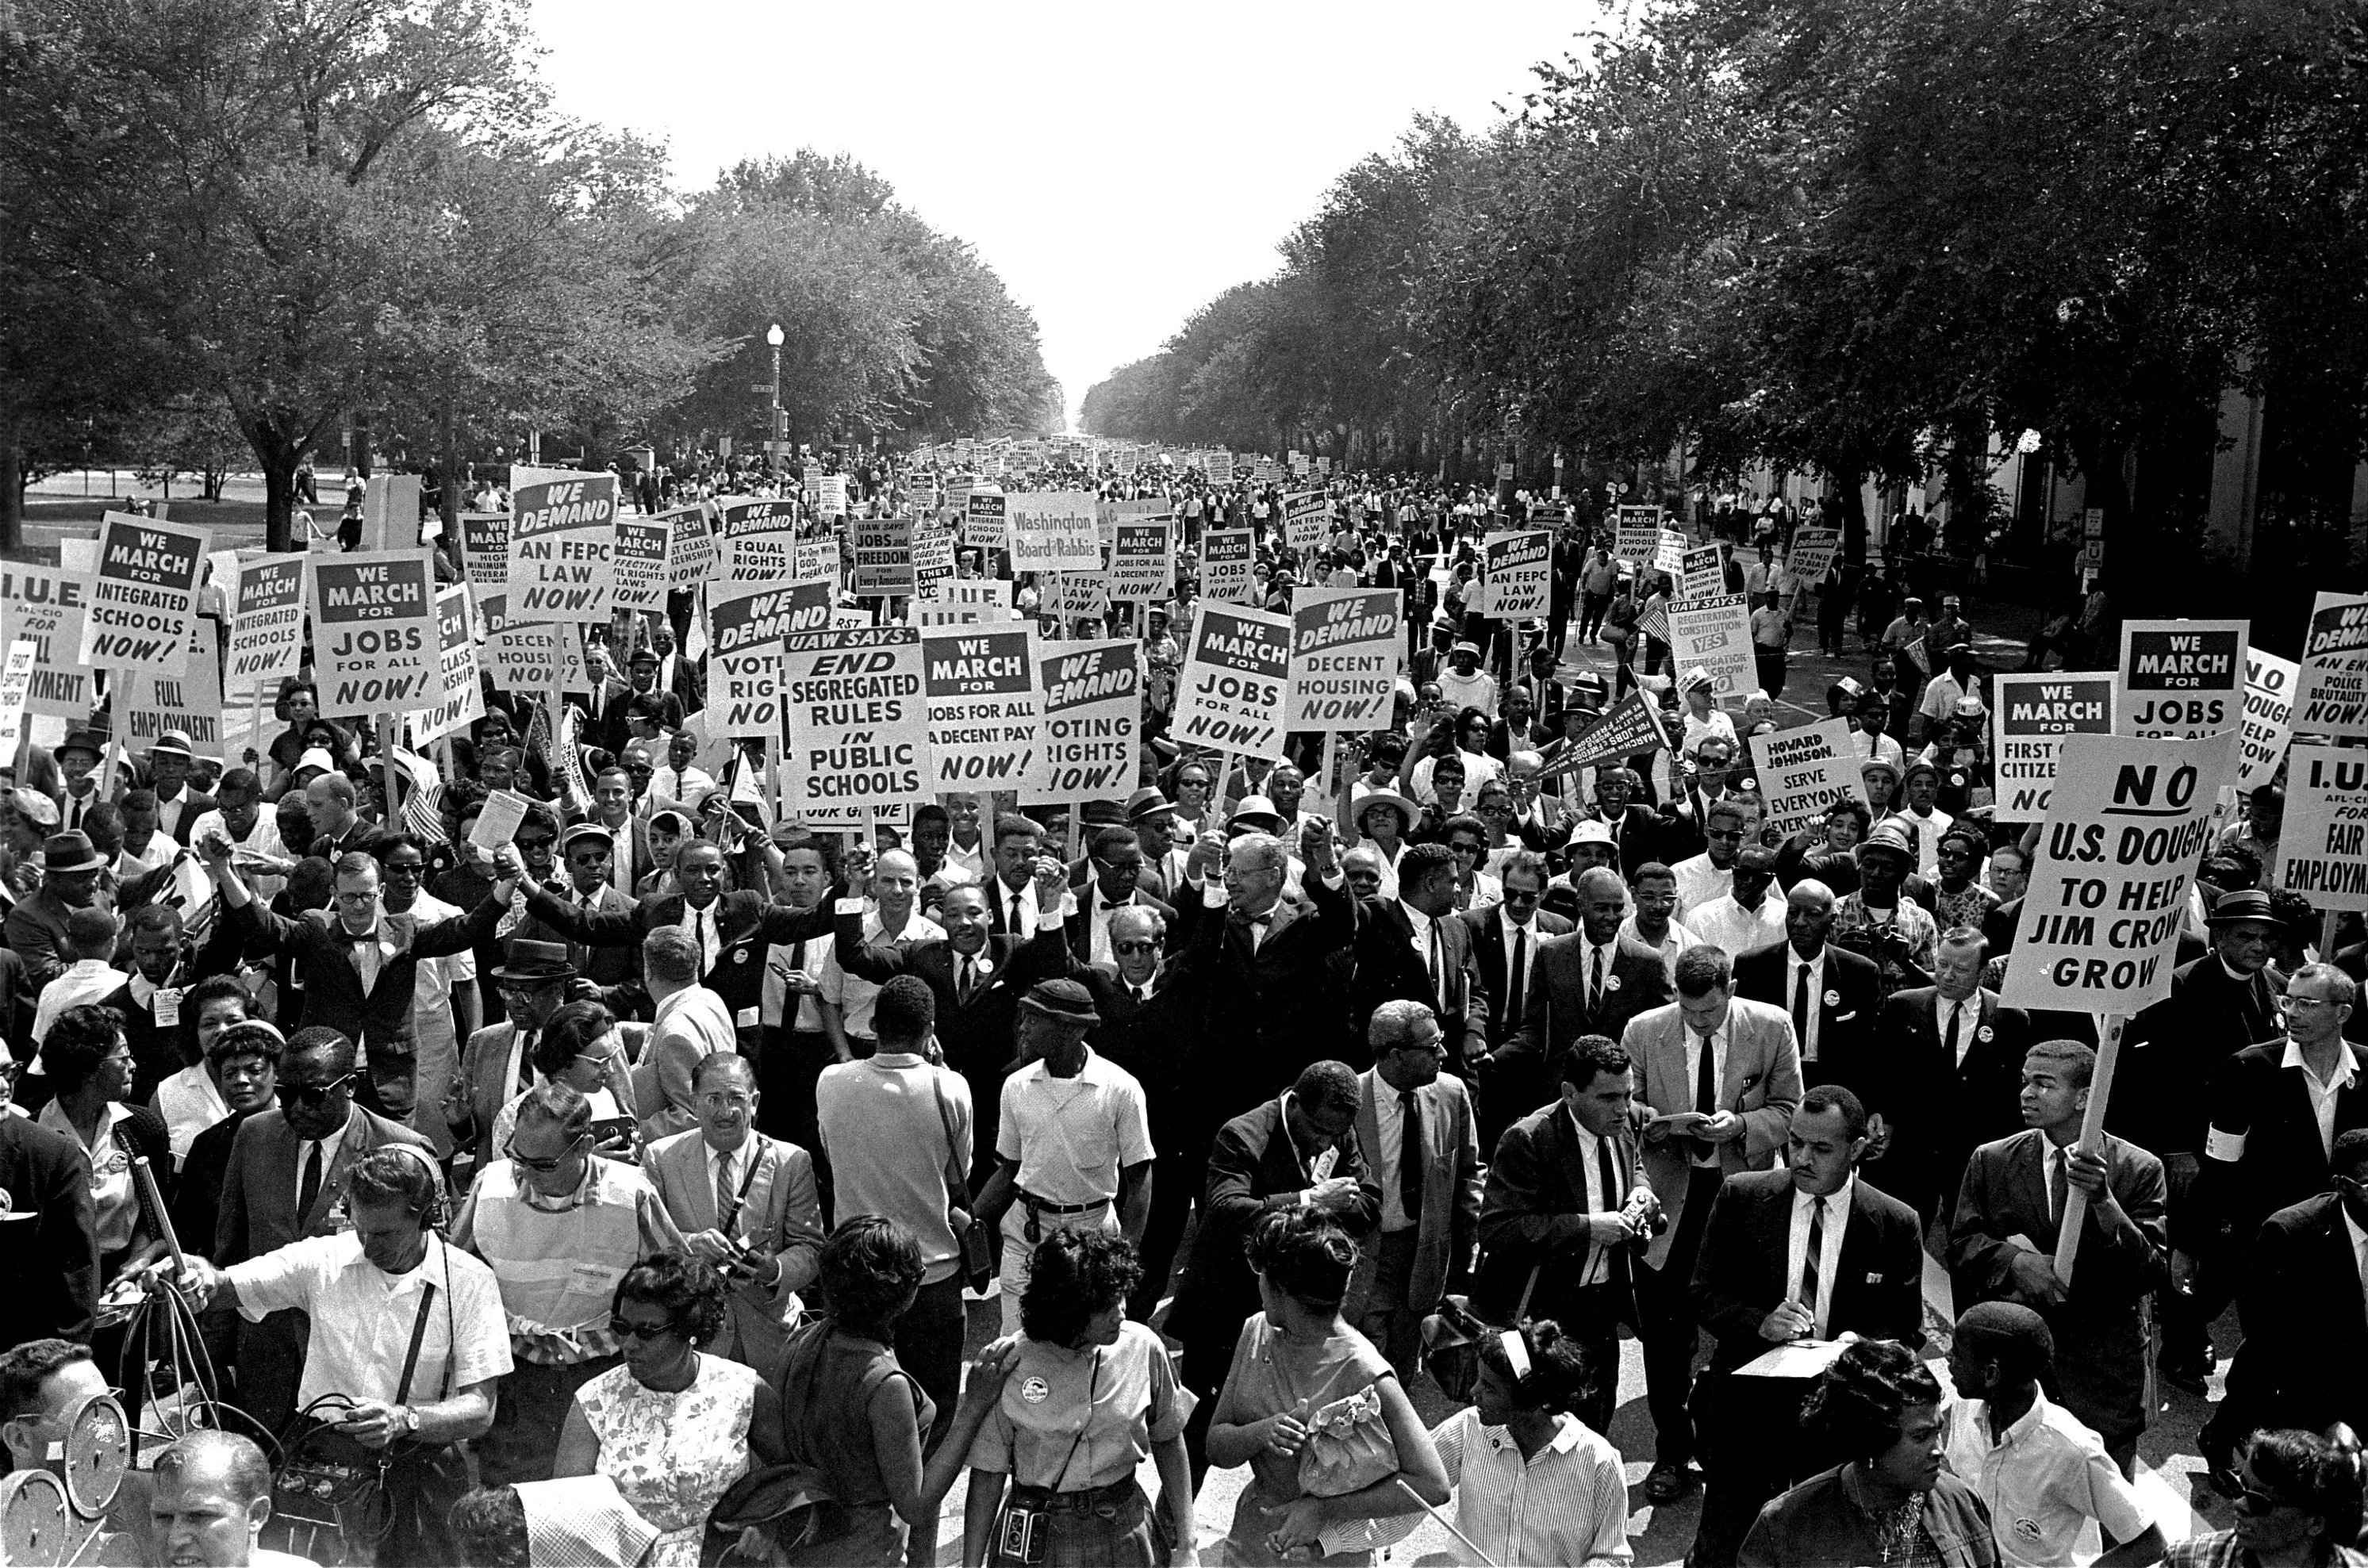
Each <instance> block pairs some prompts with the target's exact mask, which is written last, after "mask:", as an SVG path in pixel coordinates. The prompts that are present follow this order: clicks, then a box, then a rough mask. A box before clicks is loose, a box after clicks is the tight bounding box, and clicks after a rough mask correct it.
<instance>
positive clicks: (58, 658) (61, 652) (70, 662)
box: [0, 561, 97, 755]
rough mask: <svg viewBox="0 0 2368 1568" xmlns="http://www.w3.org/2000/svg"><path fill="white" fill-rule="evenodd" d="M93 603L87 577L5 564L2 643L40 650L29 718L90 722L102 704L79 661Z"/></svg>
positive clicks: (0, 575) (0, 599) (0, 564)
mask: <svg viewBox="0 0 2368 1568" xmlns="http://www.w3.org/2000/svg"><path fill="white" fill-rule="evenodd" d="M89 597H90V574H89V573H87V572H74V571H68V570H65V569H63V568H61V567H55V566H28V565H26V564H25V563H24V562H20V561H0V643H14V642H21V641H26V640H30V641H31V642H33V643H34V644H35V645H36V646H37V647H38V648H39V649H40V653H39V656H38V657H36V659H35V660H34V662H33V685H32V689H31V693H30V695H28V697H27V698H26V699H25V710H26V711H27V712H28V713H40V714H46V715H48V716H49V717H51V718H53V719H72V720H74V721H75V722H81V721H83V720H85V719H87V718H89V717H90V710H91V709H92V708H93V707H94V706H96V703H97V698H96V694H95V693H94V692H93V691H92V689H91V678H90V677H91V672H90V668H89V666H87V665H84V664H83V663H82V662H81V660H80V658H79V657H78V655H79V653H80V652H81V649H82V617H83V608H84V606H85V603H86V602H87V601H88V599H89ZM12 755H13V754H12Z"/></svg>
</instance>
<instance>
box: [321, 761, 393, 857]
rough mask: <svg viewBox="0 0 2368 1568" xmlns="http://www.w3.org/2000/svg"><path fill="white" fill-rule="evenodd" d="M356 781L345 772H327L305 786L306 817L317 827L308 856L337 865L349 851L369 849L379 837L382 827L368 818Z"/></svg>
mask: <svg viewBox="0 0 2368 1568" xmlns="http://www.w3.org/2000/svg"><path fill="white" fill-rule="evenodd" d="M360 803H361V797H360V795H359V794H358V793H357V792H356V791H355V790H354V781H353V780H352V779H350V778H347V777H346V776H345V775H344V774H342V773H324V774H322V775H321V776H320V777H319V778H315V779H313V781H312V782H311V783H309V784H307V785H305V786H304V816H305V820H307V821H308V822H310V823H311V824H313V842H312V843H311V844H309V845H307V846H305V849H304V853H305V854H307V855H313V856H318V857H319V858H322V859H324V860H327V861H330V862H332V863H335V861H336V858H337V857H338V856H340V855H343V854H345V853H347V851H348V850H354V849H368V848H369V847H370V841H371V840H373V839H375V838H376V837H377V836H378V824H375V823H372V822H370V821H368V820H367V819H365V818H364V817H363V816H362V814H361V812H360V811H359V806H360Z"/></svg>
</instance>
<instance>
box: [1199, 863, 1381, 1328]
mask: <svg viewBox="0 0 2368 1568" xmlns="http://www.w3.org/2000/svg"><path fill="white" fill-rule="evenodd" d="M1305 887H1306V892H1307V897H1308V900H1309V902H1310V904H1311V906H1312V907H1311V908H1310V910H1309V912H1307V913H1304V914H1302V913H1300V912H1298V911H1296V910H1294V909H1292V908H1291V907H1290V906H1289V905H1287V904H1281V903H1278V904H1277V905H1276V906H1275V908H1274V909H1273V911H1272V912H1271V913H1272V915H1273V920H1272V921H1271V923H1270V924H1269V926H1267V934H1266V938H1265V940H1263V941H1261V942H1259V943H1258V944H1257V946H1256V947H1255V948H1253V947H1252V945H1251V938H1250V930H1249V922H1248V920H1247V918H1246V917H1244V916H1242V915H1236V914H1235V913H1233V912H1232V911H1231V910H1229V909H1226V908H1224V907H1223V906H1219V907H1218V908H1215V909H1211V908H1208V907H1207V906H1206V905H1205V904H1204V903H1202V894H1201V892H1200V891H1199V890H1197V889H1190V888H1188V889H1187V890H1186V891H1185V893H1184V902H1183V903H1182V904H1181V905H1179V906H1178V909H1177V912H1176V917H1177V926H1178V930H1179V931H1181V933H1182V937H1181V944H1182V947H1181V950H1183V951H1186V952H1190V953H1191V954H1193V957H1192V960H1191V962H1192V966H1193V969H1194V971H1195V972H1196V973H1197V974H1198V975H1199V976H1200V977H1201V983H1200V984H1199V985H1197V986H1196V988H1195V996H1196V998H1197V1000H1198V1002H1199V1006H1198V1008H1197V1009H1196V1011H1197V1013H1198V1017H1194V1018H1192V1019H1191V1020H1190V1027H1189V1029H1188V1032H1187V1036H1186V1038H1187V1040H1188V1041H1189V1044H1190V1050H1189V1052H1188V1055H1187V1058H1186V1063H1185V1071H1186V1079H1185V1082H1186V1083H1187V1084H1188V1085H1190V1096H1191V1098H1192V1100H1193V1101H1194V1106H1193V1110H1192V1114H1193V1115H1194V1116H1195V1117H1196V1118H1197V1119H1199V1122H1200V1125H1201V1126H1202V1127H1203V1128H1205V1129H1207V1130H1208V1131H1214V1130H1215V1128H1216V1126H1217V1124H1218V1123H1220V1122H1222V1121H1224V1119H1225V1118H1226V1117H1228V1116H1230V1115H1235V1114H1238V1113H1239V1112H1240V1111H1243V1110H1246V1109H1247V1108H1250V1107H1251V1106H1253V1105H1255V1104H1257V1103H1258V1101H1259V1100H1261V1099H1271V1098H1272V1097H1273V1096H1276V1095H1278V1094H1280V1093H1281V1091H1282V1090H1284V1089H1286V1088H1288V1087H1290V1085H1291V1084H1292V1081H1293V1080H1295V1079H1296V1078H1297V1077H1298V1076H1299V1074H1300V1070H1301V1069H1302V1068H1304V1067H1305V1066H1307V1065H1308V1063H1310V1062H1321V1061H1324V1060H1325V1059H1326V1058H1328V1057H1330V1056H1332V1055H1333V1047H1334V1046H1337V1045H1338V1041H1339V1039H1340V1009H1341V1004H1342V998H1341V995H1340V994H1339V991H1338V988H1337V987H1336V986H1335V985H1334V983H1333V982H1332V978H1331V976H1330V974H1329V972H1328V971H1327V970H1326V960H1328V959H1329V958H1330V957H1331V956H1332V955H1333V954H1334V953H1337V952H1338V951H1339V950H1340V949H1343V948H1346V947H1347V946H1348V945H1349V942H1350V940H1351V938H1352V937H1354V936H1355V934H1356V915H1355V913H1354V911H1353V910H1352V909H1351V908H1350V902H1349V893H1348V890H1347V887H1346V885H1345V884H1343V885H1342V886H1341V887H1338V888H1333V887H1328V886H1326V884H1325V881H1324V880H1323V879H1322V878H1320V877H1313V876H1311V877H1308V878H1307V879H1305ZM1409 956H1411V955H1410V954H1409ZM1327 1042H1328V1043H1327ZM1252 1310H1253V1311H1255V1310H1256V1309H1255V1308H1253V1309H1252Z"/></svg>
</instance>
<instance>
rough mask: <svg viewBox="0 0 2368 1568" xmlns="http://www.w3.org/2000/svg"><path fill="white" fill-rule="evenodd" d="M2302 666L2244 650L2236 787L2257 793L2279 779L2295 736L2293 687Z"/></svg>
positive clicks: (2252, 650)
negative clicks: (2290, 741)
mask: <svg viewBox="0 0 2368 1568" xmlns="http://www.w3.org/2000/svg"><path fill="white" fill-rule="evenodd" d="M2301 668H2302V666H2301V665H2297V664H2295V663H2294V661H2293V660H2292V659H2281V658H2279V657H2278V656H2277V655H2276V654H2275V653H2262V652H2261V651H2260V649H2259V648H2248V649H2246V650H2245V717H2244V720H2243V722H2241V723H2239V724H2238V725H2237V789H2239V790H2258V789H2260V787H2261V786H2262V785H2264V784H2267V783H2268V782H2269V781H2270V780H2271V778H2275V777H2276V776H2277V771H2278V764H2279V763H2280V762H2282V761H2283V760H2284V758H2285V755H2286V742H2287V741H2289V740H2291V739H2292V738H2293V737H2294V688H2295V685H2296V682H2297V678H2298V676H2299V674H2300V671H2301Z"/></svg>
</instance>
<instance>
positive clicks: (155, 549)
mask: <svg viewBox="0 0 2368 1568" xmlns="http://www.w3.org/2000/svg"><path fill="white" fill-rule="evenodd" d="M210 539H211V535H210V534H209V533H208V532H207V530H205V529H204V528H183V527H181V526H180V525H179V524H177V523H160V522H156V521H154V520H153V519H150V518H147V517H133V516H131V514H130V513H126V512H109V513H108V514H107V516H106V517H104V518H103V519H102V520H101V521H100V524H99V530H98V570H97V572H96V573H95V574H93V575H92V579H91V586H90V597H89V600H88V602H87V603H86V604H85V607H84V609H83V618H82V647H81V649H80V650H79V651H78V653H77V654H76V656H75V660H74V662H75V663H76V664H79V665H88V666H90V667H91V668H94V669H107V670H131V669H138V670H156V671H159V672H161V673H163V674H165V675H177V674H179V673H180V671H181V668H182V666H183V665H186V664H188V657H189V648H190V645H191V642H192V640H193V636H194V633H193V632H192V631H191V628H192V626H193V625H194V623H195V622H196V620H197V618H198V578H199V574H201V573H203V572H204V570H205V562H206V545H207V542H208V540H210Z"/></svg>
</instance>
